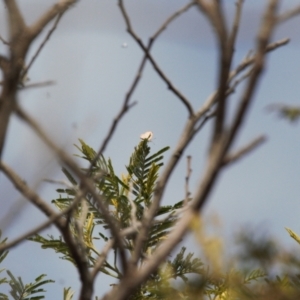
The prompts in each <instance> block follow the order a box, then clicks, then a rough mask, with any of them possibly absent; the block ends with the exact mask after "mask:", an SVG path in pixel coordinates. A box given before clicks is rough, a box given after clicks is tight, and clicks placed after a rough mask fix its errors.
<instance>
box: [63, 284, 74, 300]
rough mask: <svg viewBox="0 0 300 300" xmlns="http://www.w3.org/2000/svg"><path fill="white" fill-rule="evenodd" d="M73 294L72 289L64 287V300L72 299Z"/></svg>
mask: <svg viewBox="0 0 300 300" xmlns="http://www.w3.org/2000/svg"><path fill="white" fill-rule="evenodd" d="M73 295H74V291H72V290H71V288H70V287H68V288H64V300H72V299H73Z"/></svg>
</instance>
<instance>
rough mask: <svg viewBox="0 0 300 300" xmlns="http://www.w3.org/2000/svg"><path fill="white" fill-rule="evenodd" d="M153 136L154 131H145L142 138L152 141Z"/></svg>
mask: <svg viewBox="0 0 300 300" xmlns="http://www.w3.org/2000/svg"><path fill="white" fill-rule="evenodd" d="M152 138H153V132H152V131H146V132H145V133H143V134H141V135H140V139H142V140H148V141H151V140H152Z"/></svg>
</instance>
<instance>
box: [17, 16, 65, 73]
mask: <svg viewBox="0 0 300 300" xmlns="http://www.w3.org/2000/svg"><path fill="white" fill-rule="evenodd" d="M62 16H63V13H60V14H59V15H58V16H57V18H56V20H55V22H54V24H53V26H52V28H51V29H50V30H49V32H48V34H47V35H46V36H45V39H44V40H43V42H42V43H41V44H40V46H39V48H38V49H37V51H36V52H35V54H34V55H33V57H32V58H31V60H30V62H29V64H28V65H27V66H26V68H24V70H23V72H22V74H21V77H23V76H25V75H26V74H28V71H29V69H30V68H31V66H32V64H33V63H34V61H35V60H36V58H37V57H38V55H39V54H40V52H41V51H42V49H43V48H44V46H45V45H46V43H47V42H48V40H49V39H50V37H51V35H52V33H53V32H54V31H55V29H56V28H57V25H58V23H59V21H60V19H61V17H62Z"/></svg>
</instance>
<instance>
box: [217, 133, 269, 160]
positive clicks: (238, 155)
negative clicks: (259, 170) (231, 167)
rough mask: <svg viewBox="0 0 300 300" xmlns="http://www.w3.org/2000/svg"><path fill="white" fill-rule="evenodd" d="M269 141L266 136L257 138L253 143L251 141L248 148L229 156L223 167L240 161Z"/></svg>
mask: <svg viewBox="0 0 300 300" xmlns="http://www.w3.org/2000/svg"><path fill="white" fill-rule="evenodd" d="M266 140H267V138H266V136H264V135H261V136H259V137H257V138H255V139H254V140H253V141H251V142H250V143H249V144H247V145H246V146H244V147H242V148H241V149H239V150H238V151H236V152H235V153H232V154H229V155H227V156H226V157H225V158H224V160H223V163H222V165H223V166H226V165H228V164H232V163H234V162H236V161H238V160H239V159H240V158H242V157H244V156H245V155H246V154H248V153H250V152H251V151H252V150H253V149H254V148H256V147H258V146H260V145H261V144H262V143H264V142H265V141H266Z"/></svg>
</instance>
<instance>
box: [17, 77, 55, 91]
mask: <svg viewBox="0 0 300 300" xmlns="http://www.w3.org/2000/svg"><path fill="white" fill-rule="evenodd" d="M54 84H56V82H55V81H53V80H48V81H43V82H33V83H30V84H27V85H24V86H22V87H19V90H21V91H24V90H27V89H31V88H40V87H47V86H51V85H54Z"/></svg>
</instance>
